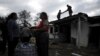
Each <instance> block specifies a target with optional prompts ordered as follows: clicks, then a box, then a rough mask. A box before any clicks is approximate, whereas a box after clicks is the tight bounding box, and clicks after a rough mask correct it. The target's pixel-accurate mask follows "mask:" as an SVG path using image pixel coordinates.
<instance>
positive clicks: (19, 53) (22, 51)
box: [15, 27, 37, 56]
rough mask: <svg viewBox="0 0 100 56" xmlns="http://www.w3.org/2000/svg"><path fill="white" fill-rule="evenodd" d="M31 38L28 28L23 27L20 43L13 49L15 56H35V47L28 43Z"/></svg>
mask: <svg viewBox="0 0 100 56" xmlns="http://www.w3.org/2000/svg"><path fill="white" fill-rule="evenodd" d="M31 37H32V35H31V31H30V29H29V28H28V27H24V28H23V29H22V31H21V39H20V40H21V41H20V42H19V43H18V45H17V46H16V49H15V56H37V52H36V46H35V44H34V45H32V44H31V43H30V42H29V41H30V38H31Z"/></svg>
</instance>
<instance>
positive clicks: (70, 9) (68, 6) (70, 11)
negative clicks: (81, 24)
mask: <svg viewBox="0 0 100 56" xmlns="http://www.w3.org/2000/svg"><path fill="white" fill-rule="evenodd" d="M67 8H68V9H67V10H66V11H64V12H63V13H65V12H67V11H68V12H69V16H72V13H73V11H72V7H71V6H70V5H67Z"/></svg>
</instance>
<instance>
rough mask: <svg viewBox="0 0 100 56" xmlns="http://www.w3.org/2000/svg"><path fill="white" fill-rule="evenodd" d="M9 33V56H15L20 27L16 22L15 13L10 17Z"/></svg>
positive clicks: (8, 23)
mask: <svg viewBox="0 0 100 56" xmlns="http://www.w3.org/2000/svg"><path fill="white" fill-rule="evenodd" d="M8 19H9V20H8V22H7V31H8V56H13V55H14V50H15V47H16V45H17V43H18V40H19V33H20V32H19V31H20V29H19V26H18V24H17V22H16V20H17V14H16V13H15V12H13V13H11V14H10V15H8Z"/></svg>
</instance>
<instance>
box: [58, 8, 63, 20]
mask: <svg viewBox="0 0 100 56" xmlns="http://www.w3.org/2000/svg"><path fill="white" fill-rule="evenodd" d="M61 14H62V13H61V10H59V12H58V14H57V18H58V20H60V17H61Z"/></svg>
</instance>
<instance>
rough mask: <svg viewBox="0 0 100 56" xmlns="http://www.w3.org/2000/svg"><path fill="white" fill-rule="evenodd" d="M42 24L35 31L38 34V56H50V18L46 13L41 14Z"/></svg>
mask: <svg viewBox="0 0 100 56" xmlns="http://www.w3.org/2000/svg"><path fill="white" fill-rule="evenodd" d="M40 19H41V21H40V24H39V25H38V26H37V27H36V29H34V31H35V32H37V35H36V45H37V52H38V56H48V43H49V35H48V28H49V25H48V16H47V13H46V12H42V13H40Z"/></svg>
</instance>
